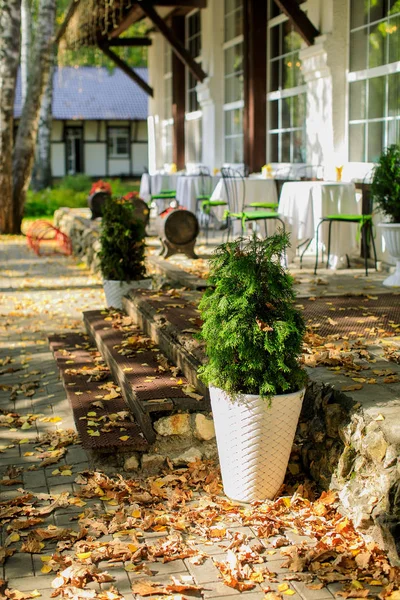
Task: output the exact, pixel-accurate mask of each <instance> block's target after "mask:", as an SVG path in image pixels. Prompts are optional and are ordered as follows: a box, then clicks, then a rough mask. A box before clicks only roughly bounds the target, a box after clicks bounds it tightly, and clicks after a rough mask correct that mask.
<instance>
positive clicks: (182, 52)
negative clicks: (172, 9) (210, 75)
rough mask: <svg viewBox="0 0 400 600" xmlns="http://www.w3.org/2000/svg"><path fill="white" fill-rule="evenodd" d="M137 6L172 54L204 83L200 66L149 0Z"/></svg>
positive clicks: (141, 0)
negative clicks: (151, 23)
mask: <svg viewBox="0 0 400 600" xmlns="http://www.w3.org/2000/svg"><path fill="white" fill-rule="evenodd" d="M139 5H140V7H141V9H142V10H143V12H144V13H145V14H146V16H147V17H148V18H149V19H150V20H151V21H152V22H153V23H154V25H155V26H156V27H157V29H158V30H159V32H160V33H161V34H162V35H163V36H164V37H165V39H166V40H167V41H168V42H169V44H171V46H172V50H173V52H174V54H176V55H177V56H178V57H179V59H180V60H181V61H182V62H183V64H184V65H185V66H186V67H187V68H188V69H189V71H190V72H191V73H192V74H193V76H194V77H195V79H196V80H197V81H200V82H202V81H204V79H205V78H206V77H207V75H206V73H204V71H203V69H202V68H201V66H200V65H199V64H198V63H197V62H196V61H195V60H194V59H193V57H192V56H191V55H190V53H189V52H188V51H187V50H186V48H185V46H184V40H183V41H181V40H180V39H179V38H178V37H177V36H176V35H175V33H174V31H173V29H171V28H170V27H168V25H167V24H166V22H165V21H164V19H163V18H162V17H160V15H159V14H158V12H157V11H156V10H155V8H154V7H153V5H152V4H151V3H150V2H149V0H140V2H139Z"/></svg>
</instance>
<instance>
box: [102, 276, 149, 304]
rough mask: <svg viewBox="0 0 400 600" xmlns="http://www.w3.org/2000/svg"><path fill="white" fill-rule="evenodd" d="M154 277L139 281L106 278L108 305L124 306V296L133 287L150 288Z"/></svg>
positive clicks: (105, 286) (104, 282) (105, 287)
mask: <svg viewBox="0 0 400 600" xmlns="http://www.w3.org/2000/svg"><path fill="white" fill-rule="evenodd" d="M152 283H153V282H152V279H150V278H148V279H139V280H138V281H131V282H130V283H128V282H126V281H116V280H112V279H105V280H104V281H103V287H104V293H105V295H106V306H107V308H110V307H111V306H112V307H113V308H122V298H123V297H124V296H125V294H127V293H128V292H129V290H132V289H144V290H150V289H151V287H152Z"/></svg>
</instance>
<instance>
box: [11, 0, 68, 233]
mask: <svg viewBox="0 0 400 600" xmlns="http://www.w3.org/2000/svg"><path fill="white" fill-rule="evenodd" d="M0 1H1V0H0ZM55 14H56V0H40V2H39V9H38V15H37V21H36V31H35V35H34V42H33V46H32V58H31V62H30V70H29V77H28V89H27V96H26V100H25V104H24V107H23V111H22V115H21V120H20V123H19V127H18V134H17V139H16V143H15V149H14V159H13V175H14V176H13V185H14V189H13V202H14V214H15V222H14V226H15V228H16V231H19V229H20V227H21V221H22V215H23V208H24V203H25V198H26V192H27V190H28V187H29V183H30V179H31V175H32V167H33V163H34V159H35V145H36V138H37V132H38V126H39V116H40V106H41V102H42V98H43V94H44V92H45V89H46V86H47V83H48V80H49V75H50V69H51V65H52V61H53V44H54V28H55Z"/></svg>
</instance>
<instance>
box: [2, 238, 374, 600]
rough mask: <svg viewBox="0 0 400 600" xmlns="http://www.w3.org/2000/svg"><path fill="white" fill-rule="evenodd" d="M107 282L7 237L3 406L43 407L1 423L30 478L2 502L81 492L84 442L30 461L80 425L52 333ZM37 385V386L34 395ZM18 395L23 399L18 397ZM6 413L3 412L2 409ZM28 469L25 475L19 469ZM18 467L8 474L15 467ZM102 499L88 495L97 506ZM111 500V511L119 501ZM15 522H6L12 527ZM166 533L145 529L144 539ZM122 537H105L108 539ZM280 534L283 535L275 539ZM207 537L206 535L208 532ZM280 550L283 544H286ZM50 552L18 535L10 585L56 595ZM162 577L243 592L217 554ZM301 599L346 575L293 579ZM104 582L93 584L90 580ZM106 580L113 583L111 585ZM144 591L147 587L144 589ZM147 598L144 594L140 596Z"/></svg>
mask: <svg viewBox="0 0 400 600" xmlns="http://www.w3.org/2000/svg"><path fill="white" fill-rule="evenodd" d="M103 302H104V299H103V291H102V288H101V286H100V284H99V280H98V279H97V278H96V277H94V276H93V275H91V274H90V273H89V272H88V271H87V270H86V269H85V268H84V267H83V266H82V265H80V264H78V263H77V261H75V260H74V259H72V258H66V257H60V256H53V257H36V256H35V255H34V254H33V253H32V252H31V251H29V250H28V249H27V248H26V243H25V240H24V239H23V238H19V237H15V238H8V239H5V238H3V239H1V238H0V319H1V328H0V409H2V410H5V411H15V412H18V413H19V414H20V415H22V416H26V417H28V415H37V414H38V413H39V414H40V415H41V416H40V417H39V418H37V420H35V421H34V422H33V424H32V426H31V427H29V428H26V429H24V431H20V430H12V428H11V429H9V428H8V427H1V428H0V452H1V456H0V476H1V479H2V481H3V483H4V477H7V476H9V474H10V471H9V467H10V466H15V467H16V468H17V477H20V478H22V484H19V485H18V484H17V485H14V486H8V485H1V487H0V493H1V501H2V502H4V501H5V500H8V499H12V498H14V497H16V496H18V495H20V494H21V491H18V489H21V488H24V489H25V490H26V491H28V492H32V493H33V494H35V495H37V494H40V493H44V494H47V493H50V494H60V493H62V492H69V493H70V494H71V495H73V494H74V493H75V492H76V491H77V486H76V484H75V483H74V481H75V478H76V476H77V474H78V473H79V472H80V471H83V470H84V469H86V468H88V467H89V466H92V465H90V457H89V456H88V455H87V454H86V452H85V451H84V450H83V449H82V448H81V447H80V446H79V445H78V444H74V445H70V446H68V448H67V452H66V454H65V456H64V457H63V458H62V460H61V461H60V463H58V464H57V465H55V466H54V465H53V466H49V467H45V468H40V469H37V470H29V467H31V466H33V465H35V464H37V462H38V458H37V456H36V454H37V453H34V449H35V447H36V446H37V442H36V443H35V441H36V440H37V437H38V435H40V436H43V435H45V434H46V433H49V432H51V431H54V430H60V429H64V430H65V429H68V428H74V423H73V420H72V414H71V410H70V407H69V405H68V401H67V399H66V395H65V393H64V390H63V388H62V385H61V383H60V381H59V378H58V373H57V370H56V364H55V361H54V360H53V357H52V355H51V353H50V350H49V347H48V343H47V335H48V334H49V333H54V332H62V331H65V330H68V331H69V330H72V331H73V330H82V328H83V324H82V311H83V310H87V309H96V308H100V307H102V306H103ZM32 391H34V393H33V394H32ZM10 396H12V397H13V398H14V399H10ZM0 414H1V413H0ZM60 464H61V465H62V464H67V465H70V470H71V471H72V474H71V475H67V476H62V475H53V474H52V473H53V471H54V468H55V467H59V465H60ZM19 468H22V469H23V470H22V471H21V472H20V473H19V474H18V469H19ZM7 474H8V475H7ZM92 502H94V501H93V500H88V505H89V506H91V503H92ZM110 509H111V507H110V506H104V510H105V511H106V510H110ZM81 510H82V509H81V508H80V507H79V506H69V507H67V508H60V509H58V510H57V511H55V512H54V513H52V514H51V515H50V516H48V517H47V518H46V519H45V523H46V524H47V525H49V524H50V525H57V526H66V527H74V526H76V527H77V528H78V523H77V522H76V521H73V522H72V524H71V520H70V519H71V516H72V517H73V516H74V515H76V514H77V513H79V512H81ZM4 529H6V528H4ZM230 529H232V530H233V531H234V532H235V531H236V532H240V531H241V532H243V533H246V534H248V535H249V537H250V538H252V539H253V540H254V541H255V542H257V540H256V539H255V538H256V535H255V531H254V529H251V528H249V527H245V528H244V527H241V526H240V522H236V523H235V522H232V523H230ZM7 535H8V534H7V531H3V532H2V544H0V545H3V544H4V543H5V538H6V536H7ZM157 535H158V536H160V535H163V534H162V533H161V534H156V533H145V536H144V539H151V538H152V537H156V536H157ZM287 535H288V536H289V537H290V536H291V540H292V541H293V542H294V543H295V542H301V541H303V542H304V543H305V544H312V543H313V540H312V539H311V538H304V537H300V536H298V535H296V533H293V532H292V533H291V532H288V534H287ZM108 539H112V538H111V536H103V537H102V538H101V540H104V541H106V540H108ZM272 541H273V540H272ZM203 542H204V540H203ZM195 543H197V544H199V546H198V547H199V549H201V548H203V550H205V551H206V552H207V554H208V555H209V557H213V556H217V555H218V554H220V553H221V552H223V549H222V547H221V545H220V544H217V543H215V544H210V543H206V544H203V546H202V545H201V540H200V539H198V540H197V541H196V540H195ZM262 543H264V544H265V545H266V546H267V550H268V548H269V550H270V552H269V554H270V555H271V557H270V559H269V560H268V562H267V563H266V564H267V567H269V569H270V570H271V571H273V572H275V573H276V580H275V582H274V583H271V584H270V585H271V589H272V590H275V589H277V586H278V584H279V582H282V581H283V577H284V575H285V573H286V574H287V569H283V568H282V567H281V563H282V558H281V557H280V556H279V554H276V551H274V550H273V549H272V548H273V546H271V545H270V540H267V541H265V540H264V541H263V542H262ZM278 552H279V551H278ZM51 553H52V546H51V544H49V545H46V554H51ZM102 567H103V568H104V569H107V570H108V571H109V572H110V573H111V574H112V575H113V576H114V577H115V579H116V586H117V588H118V590H119V592H120V593H121V594H122V595H123V596H124V597H125V598H128V599H130V600H131V599H132V598H133V594H132V591H131V585H132V581H134V580H135V578H136V579H137V575H136V574H135V573H133V574H132V573H128V572H127V571H126V570H125V568H124V566H123V564H122V563H116V564H115V565H113V567H112V568H110V566H109V565H108V564H107V565H106V564H105V563H104V564H103V563H100V568H102ZM42 568H43V561H42V560H41V557H40V555H39V554H29V553H21V552H20V544H17V551H16V552H15V554H14V555H13V556H11V557H9V558H7V559H6V561H5V564H4V565H3V566H1V567H0V569H1V570H3V573H2V572H1V570H0V579H1V578H4V579H6V580H7V581H8V586H9V587H10V588H17V589H18V590H20V591H21V592H25V591H26V592H31V591H32V590H34V589H36V590H39V592H40V594H41V598H42V600H47V598H50V596H51V593H52V592H53V590H52V589H51V583H52V581H53V579H54V575H53V574H51V573H49V574H47V573H43V572H42ZM152 571H153V574H154V576H153V579H154V580H156V581H161V582H163V581H166V580H167V579H168V578H169V575H170V574H179V575H189V576H190V575H191V576H193V577H194V581H195V583H197V584H207V585H206V586H205V587H206V589H205V590H204V591H203V592H202V594H203V596H204V597H205V598H208V599H211V598H218V597H224V598H225V600H230V599H231V598H232V599H233V598H235V597H236V596H237V595H238V593H239V592H238V591H236V590H234V589H232V588H229V587H227V586H225V585H224V584H223V583H222V582H221V580H220V578H219V572H218V570H217V568H216V567H215V565H214V563H213V561H212V559H211V558H207V560H206V561H205V562H204V563H203V564H202V565H198V566H196V565H193V564H191V563H190V561H188V560H187V559H186V560H175V561H173V562H167V563H161V562H157V563H154V564H152ZM288 585H289V589H290V594H291V595H292V597H293V600H301V599H303V600H329V599H332V598H333V597H334V592H335V591H337V589H338V588H337V584H333V585H331V586H329V588H324V589H312V590H311V589H308V588H307V587H306V585H305V583H304V582H301V581H290V582H288ZM93 586H97V587H96V589H100V588H99V586H98V584H89V585H88V588H89V589H90V588H92V589H93ZM102 588H103V589H104V584H102ZM378 592H379V588H376V593H378ZM245 595H246V597H248V598H249V599H250V600H259V599H261V598H264V596H265V592H264V591H262V589H261V587H260V585H259V584H257V586H256V587H255V588H254V589H253V590H252V591H250V592H246V593H245ZM137 597H138V596H137ZM139 597H140V596H139Z"/></svg>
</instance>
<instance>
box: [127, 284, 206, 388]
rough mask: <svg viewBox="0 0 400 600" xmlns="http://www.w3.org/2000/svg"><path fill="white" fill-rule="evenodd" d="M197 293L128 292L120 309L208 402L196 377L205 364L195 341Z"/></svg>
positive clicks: (202, 384) (197, 325)
mask: <svg viewBox="0 0 400 600" xmlns="http://www.w3.org/2000/svg"><path fill="white" fill-rule="evenodd" d="M200 299H201V292H197V291H191V292H187V291H181V290H170V291H168V292H165V291H156V292H154V291H146V290H138V291H134V290H131V291H130V292H129V293H128V294H127V295H126V296H125V298H124V299H123V306H124V309H125V311H126V312H127V314H128V315H129V316H130V317H132V319H133V321H134V322H135V323H136V324H137V325H138V326H139V327H140V328H141V329H142V330H143V332H144V333H145V334H146V335H148V336H149V337H150V338H151V339H152V340H153V341H154V342H155V343H156V344H157V346H158V347H159V348H160V350H161V351H162V352H163V353H164V354H165V356H166V357H167V358H168V359H169V360H170V361H172V362H173V363H174V364H175V365H177V366H178V367H179V368H180V369H181V371H182V373H183V374H184V375H185V377H186V378H187V379H188V381H189V382H190V383H191V385H193V386H194V387H196V388H197V389H198V390H199V391H200V393H201V394H203V395H204V396H205V397H206V398H209V392H208V388H207V386H206V385H204V383H202V382H201V381H200V380H199V379H198V377H197V371H198V368H199V367H200V366H201V364H202V363H203V362H204V360H205V355H204V351H203V344H202V343H201V342H199V341H198V340H197V339H196V334H198V333H199V331H200V327H201V320H200V316H199V311H198V309H197V306H198V303H199V301H200Z"/></svg>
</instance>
